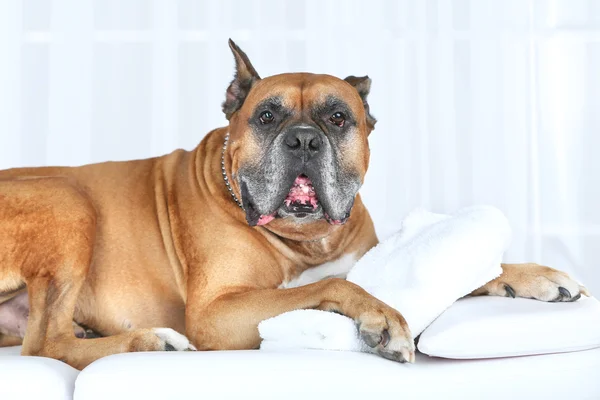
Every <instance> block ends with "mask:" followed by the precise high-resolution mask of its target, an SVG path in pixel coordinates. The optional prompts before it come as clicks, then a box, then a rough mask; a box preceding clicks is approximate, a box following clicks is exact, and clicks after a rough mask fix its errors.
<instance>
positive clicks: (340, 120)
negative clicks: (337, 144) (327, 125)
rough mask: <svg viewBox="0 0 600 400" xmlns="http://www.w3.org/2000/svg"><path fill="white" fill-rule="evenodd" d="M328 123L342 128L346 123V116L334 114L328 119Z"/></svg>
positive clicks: (339, 113) (338, 113)
mask: <svg viewBox="0 0 600 400" xmlns="http://www.w3.org/2000/svg"><path fill="white" fill-rule="evenodd" d="M329 121H331V123H332V124H335V125H337V126H340V127H342V126H344V122H345V121H346V116H345V115H344V114H342V113H341V112H336V113H334V114H333V115H332V116H331V117H330V118H329Z"/></svg>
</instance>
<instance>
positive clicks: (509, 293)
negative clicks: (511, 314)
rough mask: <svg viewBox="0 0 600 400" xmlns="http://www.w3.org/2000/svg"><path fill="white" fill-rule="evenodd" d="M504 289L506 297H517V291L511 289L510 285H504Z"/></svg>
mask: <svg viewBox="0 0 600 400" xmlns="http://www.w3.org/2000/svg"><path fill="white" fill-rule="evenodd" d="M504 290H506V297H509V296H510V297H512V298H513V299H514V298H515V297H517V293H516V292H515V289H513V288H512V287H511V286H510V285H506V284H505V285H504Z"/></svg>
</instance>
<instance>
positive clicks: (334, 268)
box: [279, 254, 357, 289]
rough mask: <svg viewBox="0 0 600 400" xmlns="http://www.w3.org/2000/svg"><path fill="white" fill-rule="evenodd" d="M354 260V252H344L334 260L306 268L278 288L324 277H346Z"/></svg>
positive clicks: (315, 280)
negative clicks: (344, 253)
mask: <svg viewBox="0 0 600 400" xmlns="http://www.w3.org/2000/svg"><path fill="white" fill-rule="evenodd" d="M356 261H357V260H356V257H355V256H354V254H346V255H344V256H342V257H340V258H338V259H337V260H335V261H329V262H326V263H325V264H321V265H319V266H317V267H312V268H309V269H307V270H306V271H304V272H303V273H301V274H300V275H298V276H297V277H296V278H294V279H292V280H290V281H289V282H284V283H282V284H281V285H279V288H280V289H289V288H294V287H298V286H304V285H308V284H309V283H314V282H317V281H320V280H321V279H325V278H346V275H347V274H348V271H350V268H352V267H353V266H354V264H356Z"/></svg>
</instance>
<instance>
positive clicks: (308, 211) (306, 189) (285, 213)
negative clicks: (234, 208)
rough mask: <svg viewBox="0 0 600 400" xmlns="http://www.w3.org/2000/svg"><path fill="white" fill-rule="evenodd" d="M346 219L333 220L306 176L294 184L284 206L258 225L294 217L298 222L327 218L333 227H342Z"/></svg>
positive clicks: (262, 217)
mask: <svg viewBox="0 0 600 400" xmlns="http://www.w3.org/2000/svg"><path fill="white" fill-rule="evenodd" d="M349 216H350V215H349V213H348V215H347V216H346V217H345V218H344V219H333V218H331V217H330V216H329V215H328V214H327V213H326V212H325V211H324V210H323V207H322V206H321V203H320V202H319V196H318V195H317V192H316V190H315V187H314V186H313V183H312V181H311V180H310V178H309V177H308V176H306V175H304V174H301V175H299V176H298V177H297V178H296V179H295V180H294V183H293V184H292V187H291V188H290V190H289V192H288V194H287V196H286V197H285V200H284V201H283V204H281V206H280V207H279V208H278V209H277V210H276V211H275V212H273V213H272V214H269V215H261V216H260V218H259V219H258V222H257V223H256V225H266V224H268V223H269V222H271V221H273V220H274V219H275V218H287V217H293V218H296V219H297V220H305V221H307V222H308V221H314V220H318V219H322V218H325V220H327V222H329V223H330V224H332V225H342V224H344V223H345V222H346V221H347V220H348V217H349Z"/></svg>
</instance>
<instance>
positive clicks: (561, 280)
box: [473, 263, 590, 302]
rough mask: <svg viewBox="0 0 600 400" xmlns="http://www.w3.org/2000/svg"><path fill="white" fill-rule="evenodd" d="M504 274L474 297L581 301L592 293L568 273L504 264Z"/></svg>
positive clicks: (527, 265)
mask: <svg viewBox="0 0 600 400" xmlns="http://www.w3.org/2000/svg"><path fill="white" fill-rule="evenodd" d="M502 270H503V272H502V275H500V276H499V277H498V278H496V279H494V280H493V281H491V282H489V283H487V284H486V285H485V286H483V287H481V288H480V289H478V290H476V291H475V292H473V295H486V294H487V295H492V296H506V297H513V298H514V297H525V298H529V299H536V300H541V301H551V302H559V301H577V300H579V298H580V297H581V295H582V294H584V295H586V296H589V295H590V294H589V292H588V290H587V289H586V288H585V287H583V286H581V285H580V284H579V283H577V282H576V281H575V280H573V279H572V278H571V277H570V276H569V275H568V274H566V273H564V272H562V271H558V270H556V269H553V268H550V267H545V266H543V265H538V264H533V263H531V264H503V265H502Z"/></svg>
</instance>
